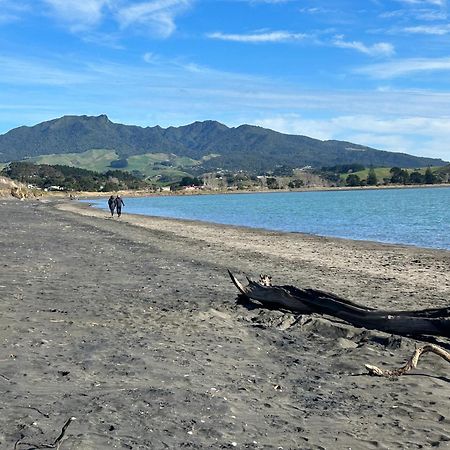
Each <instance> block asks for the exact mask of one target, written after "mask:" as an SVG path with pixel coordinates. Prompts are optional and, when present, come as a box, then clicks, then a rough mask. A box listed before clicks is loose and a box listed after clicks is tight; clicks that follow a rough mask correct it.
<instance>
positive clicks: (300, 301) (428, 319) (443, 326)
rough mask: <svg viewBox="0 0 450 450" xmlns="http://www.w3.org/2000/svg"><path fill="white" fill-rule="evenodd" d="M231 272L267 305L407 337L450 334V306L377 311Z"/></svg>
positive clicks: (248, 292)
mask: <svg viewBox="0 0 450 450" xmlns="http://www.w3.org/2000/svg"><path fill="white" fill-rule="evenodd" d="M228 273H229V275H230V277H231V280H232V281H233V283H234V285H235V286H236V287H237V288H238V289H239V291H240V292H241V293H242V294H243V295H245V296H247V297H249V298H250V299H253V300H257V301H258V302H260V303H262V304H263V305H271V306H273V305H277V306H279V307H280V308H283V309H287V310H289V311H293V312H297V313H300V314H311V313H317V314H322V315H328V316H332V317H337V318H339V319H341V320H344V321H346V322H348V323H349V324H351V325H354V326H356V327H361V328H367V329H371V330H379V331H384V332H386V333H392V334H399V335H403V336H421V335H430V336H443V337H450V308H437V309H436V308H433V309H423V310H416V311H403V310H402V311H387V310H376V309H372V308H368V307H366V306H364V305H359V304H357V303H354V302H351V301H349V300H347V299H344V298H341V297H339V296H337V295H335V294H332V293H328V292H324V291H320V290H316V289H299V288H297V287H294V286H271V285H267V284H268V283H267V282H266V280H267V279H270V278H267V277H264V280H265V282H264V283H258V282H256V281H253V280H250V279H248V285H247V286H244V285H243V284H241V283H240V282H239V280H237V278H236V277H235V276H234V275H233V274H232V273H231V272H230V271H228Z"/></svg>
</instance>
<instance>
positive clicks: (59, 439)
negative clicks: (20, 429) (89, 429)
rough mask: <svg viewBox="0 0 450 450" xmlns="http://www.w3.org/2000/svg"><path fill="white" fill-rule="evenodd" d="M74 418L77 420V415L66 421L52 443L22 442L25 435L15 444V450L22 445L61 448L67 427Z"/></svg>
mask: <svg viewBox="0 0 450 450" xmlns="http://www.w3.org/2000/svg"><path fill="white" fill-rule="evenodd" d="M74 420H76V418H75V417H70V418H69V419H67V420H66V422H65V423H64V425H63V427H62V429H61V433H60V434H59V436H58V437H57V438H56V439H55V440H54V441H53V442H52V443H51V444H32V443H30V442H22V439H23V437H21V438H20V439H18V440H17V441H16V443H15V444H14V450H17V449H19V448H20V446H21V445H26V446H30V447H31V448H33V449H37V448H39V449H41V448H55V449H56V450H59V448H60V447H61V444H62V440H63V439H64V436H65V435H66V431H67V428H68V427H69V425H70V424H71V423H72V422H73V421H74Z"/></svg>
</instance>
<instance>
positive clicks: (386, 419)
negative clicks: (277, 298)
mask: <svg viewBox="0 0 450 450" xmlns="http://www.w3.org/2000/svg"><path fill="white" fill-rule="evenodd" d="M1 210H2V226H1V229H0V236H1V238H0V255H1V260H0V264H1V269H2V270H1V275H2V276H1V279H0V294H1V297H0V298H1V302H0V317H1V328H0V342H1V347H0V348H1V352H0V393H1V398H2V402H1V403H0V448H1V449H3V448H5V449H11V448H14V443H15V442H17V441H18V440H19V439H22V440H21V441H19V445H18V446H17V448H19V449H25V448H30V445H28V446H27V445H22V444H21V442H26V443H29V444H33V445H35V446H36V445H38V444H43V443H47V444H48V443H51V442H53V441H54V440H55V439H56V438H57V436H58V435H59V434H60V432H61V427H62V426H63V424H64V422H65V421H66V420H67V419H68V418H69V417H71V416H74V417H76V418H77V420H76V421H74V422H73V423H72V424H71V425H70V427H69V428H68V429H67V432H66V435H65V438H66V439H65V440H64V442H63V444H62V445H61V449H110V448H124V449H126V448H128V449H131V448H132V449H146V448H149V449H165V448H169V449H179V448H205V449H207V448H211V449H221V448H254V449H280V448H282V449H348V448H352V449H375V448H377V449H397V448H411V449H416V448H430V447H436V448H449V447H450V375H449V367H448V363H446V362H445V361H443V360H441V359H439V358H438V357H437V356H436V355H426V356H424V357H423V360H422V359H421V360H420V362H419V367H418V369H416V370H414V371H413V372H412V373H411V374H410V375H405V376H403V377H400V378H398V379H383V378H372V377H369V376H367V375H366V374H365V369H364V364H366V363H371V364H376V365H380V366H383V367H387V368H391V367H397V366H399V365H401V364H402V363H403V362H404V361H405V360H406V359H407V358H408V357H409V356H410V353H411V351H412V350H413V349H414V346H415V344H416V343H417V341H414V340H411V339H408V338H400V337H392V336H389V335H386V334H383V333H378V332H372V331H367V330H364V329H357V328H354V327H351V326H348V325H345V324H343V323H341V322H339V321H331V320H327V319H324V318H321V317H306V316H305V317H303V318H302V317H296V316H294V315H292V314H287V313H282V312H279V311H270V310H265V309H262V308H258V307H255V308H249V307H248V306H247V307H246V306H243V305H241V304H239V303H237V302H236V296H237V291H236V289H235V287H234V286H233V285H232V283H231V281H230V279H229V278H228V275H227V270H226V269H227V268H229V269H231V270H232V271H233V272H235V273H237V274H238V275H239V276H240V277H242V278H243V277H244V274H247V275H250V276H253V277H257V276H258V275H259V274H260V273H268V274H271V275H272V276H273V281H274V283H276V284H293V285H296V286H299V287H314V288H317V289H324V290H328V291H332V292H334V293H336V294H339V295H342V296H345V297H347V298H349V299H351V300H354V301H358V302H361V303H365V304H367V305H370V306H373V307H380V308H381V307H383V308H392V309H399V308H402V309H417V308H428V307H441V306H448V305H449V303H450V302H449V300H450V295H449V294H450V270H449V269H450V252H449V251H438V250H425V249H419V248H413V247H405V246H392V245H381V244H375V243H370V242H353V241H347V240H340V239H328V238H320V237H314V236H306V235H301V234H297V233H278V232H268V231H262V230H250V229H244V228H238V227H230V226H222V225H213V224H204V223H199V222H190V221H177V220H169V219H161V218H147V217H142V216H131V215H127V214H126V211H125V213H124V215H123V216H122V218H121V219H120V220H117V219H110V218H108V216H107V214H106V213H105V212H103V211H98V210H93V209H91V208H88V207H86V206H83V205H78V204H75V203H73V202H62V203H56V202H43V201H26V202H19V201H15V200H10V201H2V202H1ZM441 344H442V345H444V346H446V347H447V348H449V347H450V342H448V341H446V340H441Z"/></svg>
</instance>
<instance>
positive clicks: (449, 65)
mask: <svg viewBox="0 0 450 450" xmlns="http://www.w3.org/2000/svg"><path fill="white" fill-rule="evenodd" d="M436 71H450V57H446V58H435V59H432V58H410V59H403V60H397V61H391V62H386V63H379V64H371V65H369V66H365V67H361V68H359V69H357V70H356V71H355V72H356V73H360V74H365V75H369V76H370V77H372V78H379V79H389V78H397V77H403V76H406V75H410V74H412V73H420V72H436Z"/></svg>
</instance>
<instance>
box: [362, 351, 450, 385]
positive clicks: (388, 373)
mask: <svg viewBox="0 0 450 450" xmlns="http://www.w3.org/2000/svg"><path fill="white" fill-rule="evenodd" d="M428 352H431V353H435V354H436V355H438V356H440V357H441V358H444V359H445V360H446V361H447V362H450V353H449V352H447V351H445V350H444V349H443V348H441V347H439V346H437V345H434V344H426V345H424V346H423V347H419V348H416V350H415V351H414V353H413V355H412V356H411V358H410V359H409V361H408V362H407V363H406V364H405V365H404V366H403V367H400V368H399V369H394V370H385V369H380V368H379V367H377V366H371V365H370V364H366V369H367V370H368V371H369V375H373V376H377V377H398V376H400V375H404V374H405V373H408V372H409V371H410V370H412V369H415V368H416V367H417V363H418V362H419V358H420V356H421V355H423V354H424V353H428Z"/></svg>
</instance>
